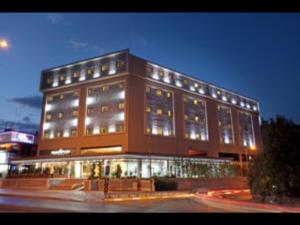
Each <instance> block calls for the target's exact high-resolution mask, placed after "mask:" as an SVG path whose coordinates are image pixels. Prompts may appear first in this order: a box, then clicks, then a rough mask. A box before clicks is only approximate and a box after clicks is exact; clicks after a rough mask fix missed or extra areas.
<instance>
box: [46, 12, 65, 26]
mask: <svg viewBox="0 0 300 225" xmlns="http://www.w3.org/2000/svg"><path fill="white" fill-rule="evenodd" d="M47 19H48V20H49V21H50V22H51V23H52V24H64V25H70V22H69V21H67V20H66V19H65V17H64V16H63V15H62V14H59V13H51V14H47Z"/></svg>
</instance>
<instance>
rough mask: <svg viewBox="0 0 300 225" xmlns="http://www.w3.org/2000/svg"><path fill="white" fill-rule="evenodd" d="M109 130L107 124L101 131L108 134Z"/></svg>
mask: <svg viewBox="0 0 300 225" xmlns="http://www.w3.org/2000/svg"><path fill="white" fill-rule="evenodd" d="M107 132H108V128H107V127H106V126H105V127H101V133H102V134H106V133H107Z"/></svg>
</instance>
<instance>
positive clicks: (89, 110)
mask: <svg viewBox="0 0 300 225" xmlns="http://www.w3.org/2000/svg"><path fill="white" fill-rule="evenodd" d="M93 112H94V108H92V107H89V108H87V114H88V115H90V114H92V113H93Z"/></svg>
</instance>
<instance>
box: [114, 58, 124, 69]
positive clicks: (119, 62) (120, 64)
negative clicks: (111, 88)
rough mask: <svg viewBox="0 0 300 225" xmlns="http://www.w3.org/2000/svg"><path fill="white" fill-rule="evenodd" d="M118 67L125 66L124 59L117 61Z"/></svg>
mask: <svg viewBox="0 0 300 225" xmlns="http://www.w3.org/2000/svg"><path fill="white" fill-rule="evenodd" d="M116 65H117V68H122V67H123V66H125V62H124V61H123V60H117V62H116Z"/></svg>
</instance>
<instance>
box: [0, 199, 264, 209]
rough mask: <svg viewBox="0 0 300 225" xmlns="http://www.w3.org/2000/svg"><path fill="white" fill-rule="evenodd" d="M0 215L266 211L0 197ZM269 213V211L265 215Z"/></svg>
mask: <svg viewBox="0 0 300 225" xmlns="http://www.w3.org/2000/svg"><path fill="white" fill-rule="evenodd" d="M0 212H49V213H51V212H94V213H96V212H98V213H99V212H137V213H139V212H141V213H147V212H149V213H150V212H158V213H165V212H170V213H178V212H182V213H184V212H209V213H211V212H266V210H261V209H255V208H249V207H233V206H232V205H229V204H226V203H225V204H222V203H218V202H213V201H212V202H210V201H209V200H207V199H205V200H204V199H203V200H202V199H199V198H197V199H196V198H193V197H191V198H181V199H163V200H142V201H126V202H117V203H102V204H99V203H98V204H96V203H84V202H74V201H61V200H50V199H30V198H22V197H8V196H1V197H0ZM268 212H269V211H268Z"/></svg>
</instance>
